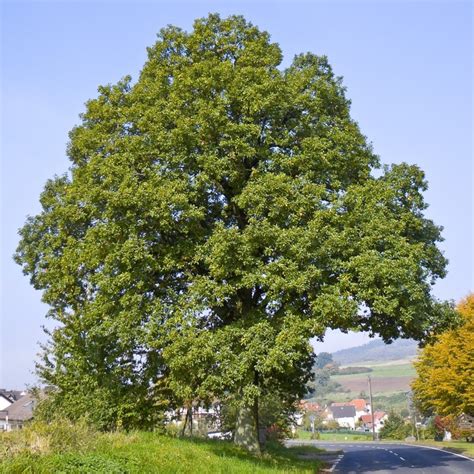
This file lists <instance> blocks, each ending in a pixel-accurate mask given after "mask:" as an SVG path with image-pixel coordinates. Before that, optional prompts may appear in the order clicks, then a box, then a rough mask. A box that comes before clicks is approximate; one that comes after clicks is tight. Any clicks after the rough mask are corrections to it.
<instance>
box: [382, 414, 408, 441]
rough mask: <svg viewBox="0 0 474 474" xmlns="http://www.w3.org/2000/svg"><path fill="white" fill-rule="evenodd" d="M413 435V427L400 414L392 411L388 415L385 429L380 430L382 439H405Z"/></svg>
mask: <svg viewBox="0 0 474 474" xmlns="http://www.w3.org/2000/svg"><path fill="white" fill-rule="evenodd" d="M411 434H412V427H411V425H410V424H409V423H407V422H406V421H405V420H404V418H403V417H402V416H401V415H399V414H398V413H396V412H394V411H392V412H390V414H389V415H388V419H387V420H386V421H385V423H384V425H383V428H382V429H381V430H380V433H379V435H380V439H405V438H406V437H407V436H410V435H411Z"/></svg>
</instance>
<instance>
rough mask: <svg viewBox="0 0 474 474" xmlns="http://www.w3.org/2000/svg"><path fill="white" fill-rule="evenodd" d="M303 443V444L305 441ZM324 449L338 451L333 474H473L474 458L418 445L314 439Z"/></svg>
mask: <svg viewBox="0 0 474 474" xmlns="http://www.w3.org/2000/svg"><path fill="white" fill-rule="evenodd" d="M305 444H306V443H305ZM312 444H314V446H317V447H318V448H323V449H326V450H328V451H338V450H342V451H343V455H342V456H338V457H336V458H334V460H335V464H333V465H332V468H331V469H332V470H331V471H330V472H332V473H334V474H336V473H337V474H342V473H343V474H353V473H365V472H367V473H372V472H373V473H377V474H394V473H396V474H403V473H413V474H467V473H469V474H474V461H472V460H470V459H467V458H465V457H462V456H459V455H455V454H452V453H449V452H447V451H441V450H437V449H432V448H425V447H421V446H410V445H403V444H386V443H377V442H375V443H357V442H354V443H350V442H349V443H347V442H346V443H337V442H329V441H328V442H324V441H314V442H312Z"/></svg>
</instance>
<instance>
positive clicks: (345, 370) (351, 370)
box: [336, 367, 373, 375]
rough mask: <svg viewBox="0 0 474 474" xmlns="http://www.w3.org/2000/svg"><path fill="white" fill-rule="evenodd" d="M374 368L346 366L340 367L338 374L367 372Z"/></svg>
mask: <svg viewBox="0 0 474 474" xmlns="http://www.w3.org/2000/svg"><path fill="white" fill-rule="evenodd" d="M372 370H373V369H371V368H370V367H344V368H342V369H341V368H339V370H338V371H337V374H336V375H350V374H366V373H368V372H372Z"/></svg>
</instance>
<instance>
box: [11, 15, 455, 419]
mask: <svg viewBox="0 0 474 474" xmlns="http://www.w3.org/2000/svg"><path fill="white" fill-rule="evenodd" d="M281 61H282V53H281V50H280V48H279V47H278V45H277V44H275V43H272V42H271V41H270V36H269V34H268V33H266V32H262V31H260V30H259V29H258V28H256V27H255V26H253V25H252V24H250V23H248V22H246V21H245V20H244V18H242V17H239V16H232V17H229V18H228V19H221V18H220V17H219V16H218V15H210V16H209V17H207V18H204V19H200V20H197V21H196V22H195V23H194V29H193V31H192V32H190V33H187V32H185V31H183V30H181V29H179V28H176V27H171V26H170V27H167V28H164V29H162V30H161V32H160V34H159V35H158V40H157V42H156V43H155V44H154V45H153V46H152V47H150V48H149V49H148V60H147V62H146V64H145V65H144V67H143V70H142V71H141V73H140V76H139V78H138V80H137V81H136V82H132V81H131V78H130V77H128V76H127V77H125V78H124V79H123V80H121V81H120V82H119V83H118V84H116V85H108V86H104V87H100V88H99V95H98V97H97V98H96V99H93V100H90V101H89V102H87V104H86V110H85V112H84V113H83V114H82V116H81V118H82V122H81V124H80V125H78V126H77V127H75V128H74V129H73V130H72V132H71V133H70V143H69V146H68V156H69V159H70V161H71V167H70V172H69V173H68V174H67V175H64V176H61V177H55V178H53V179H51V180H50V181H48V183H47V184H46V187H45V190H44V192H43V194H42V196H41V204H42V211H41V212H40V213H39V214H38V215H36V216H33V217H30V218H29V219H28V221H27V222H26V224H25V226H24V227H23V228H22V229H21V231H20V235H21V241H20V244H19V247H18V250H17V253H16V260H17V262H18V263H19V264H20V265H22V266H23V270H24V272H25V273H26V274H28V275H30V278H31V282H32V284H33V285H34V287H35V288H37V289H40V290H43V300H44V301H45V302H46V303H47V304H49V306H50V312H49V316H50V317H51V318H53V319H54V320H56V321H57V322H58V323H59V324H58V326H57V327H56V329H55V330H54V331H53V332H52V334H51V341H50V345H49V346H48V347H46V348H45V351H44V360H43V362H42V363H41V364H40V367H39V371H40V375H41V377H42V378H43V379H44V380H45V381H46V382H47V383H49V384H52V385H53V386H56V387H57V388H58V392H57V393H58V395H57V396H58V398H57V401H56V402H57V406H61V403H60V401H61V399H62V398H61V397H63V399H65V398H69V401H68V403H67V404H66V403H64V404H63V406H64V407H65V408H64V409H65V410H68V411H69V412H70V415H71V416H76V415H77V413H81V412H93V411H94V406H93V402H92V404H91V400H95V399H96V394H97V393H100V394H101V398H100V399H101V400H103V404H104V406H107V407H108V408H109V409H108V411H107V416H105V415H104V414H103V411H101V412H100V413H101V414H100V416H98V418H100V417H104V416H105V419H103V420H102V421H101V423H102V424H103V426H115V425H116V424H117V423H122V424H126V425H127V426H133V425H134V424H140V425H141V426H142V425H143V420H144V419H145V420H148V421H149V422H150V423H152V422H153V416H152V413H154V410H155V404H156V403H157V402H156V400H157V399H159V398H160V397H165V398H167V399H169V397H170V396H171V395H170V394H174V395H173V397H175V401H176V403H183V402H184V401H186V400H187V401H188V402H189V400H191V399H208V400H210V399H212V398H213V397H226V396H230V397H234V399H235V398H237V399H238V400H241V401H242V403H243V404H244V405H246V406H251V407H253V408H254V410H253V413H254V415H255V416H254V418H256V417H257V413H258V410H257V409H256V408H258V398H259V397H260V396H262V395H263V394H264V393H266V392H268V391H274V392H277V393H280V394H281V397H283V398H285V399H287V400H289V401H290V400H294V399H296V398H298V397H300V396H301V395H302V394H303V392H304V386H305V383H306V381H307V380H308V377H309V374H310V372H311V367H312V363H313V355H312V349H311V346H310V345H309V342H308V341H309V338H310V337H319V338H322V337H323V335H324V332H325V330H326V329H327V328H339V329H342V330H343V331H347V330H351V329H358V330H363V331H369V332H371V333H374V334H380V335H381V336H382V337H383V339H384V340H385V341H390V340H392V339H394V338H397V337H412V338H416V339H423V338H425V337H426V336H427V335H429V334H431V333H432V332H433V331H436V330H437V329H438V328H440V327H443V326H444V325H446V323H447V320H448V318H447V317H446V316H445V315H446V312H445V311H444V309H445V308H444V306H443V305H439V304H437V303H436V302H435V301H434V300H433V298H432V296H431V293H430V289H431V285H432V284H433V283H434V281H435V280H436V279H437V278H439V277H443V276H444V274H445V265H446V260H445V259H444V257H443V256H442V254H441V253H440V251H439V250H438V247H437V243H438V242H439V241H440V240H441V237H440V228H439V227H437V226H436V225H435V224H434V223H433V222H432V221H431V220H429V219H427V218H425V217H424V210H425V208H426V204H425V202H424V200H423V195H422V193H423V191H425V190H426V186H427V185H426V181H425V178H424V175H423V172H422V171H421V170H420V169H419V168H418V167H416V166H413V165H408V164H400V165H394V166H391V167H385V168H383V169H382V170H379V171H377V173H373V171H374V170H377V169H379V168H380V165H379V160H378V157H377V156H376V155H375V154H374V153H373V151H372V148H371V146H370V145H369V144H368V143H367V140H366V138H365V137H364V135H362V133H361V132H360V130H359V127H358V126H357V124H356V122H354V120H353V119H352V118H351V117H350V113H349V109H350V101H349V100H348V99H347V97H346V95H345V88H344V86H343V85H342V80H341V78H340V77H337V76H335V75H334V73H333V71H332V68H331V66H330V65H329V63H328V60H327V58H326V57H324V56H316V55H314V54H311V53H307V54H301V55H298V56H296V57H295V58H294V60H293V62H292V63H291V65H290V66H289V67H288V68H286V69H282V68H281V67H280V66H281ZM376 176H377V177H376ZM74 400H75V402H74Z"/></svg>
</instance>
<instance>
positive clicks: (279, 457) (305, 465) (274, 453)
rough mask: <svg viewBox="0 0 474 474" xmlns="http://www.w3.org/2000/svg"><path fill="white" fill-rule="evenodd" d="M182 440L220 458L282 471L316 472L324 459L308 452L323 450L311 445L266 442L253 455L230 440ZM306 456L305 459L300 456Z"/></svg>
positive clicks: (316, 453)
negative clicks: (261, 448)
mask: <svg viewBox="0 0 474 474" xmlns="http://www.w3.org/2000/svg"><path fill="white" fill-rule="evenodd" d="M181 440H182V441H184V442H188V443H193V444H199V445H200V446H205V447H206V448H207V449H208V450H209V451H210V452H212V454H214V455H215V456H218V457H220V458H226V459H229V458H235V459H239V460H241V461H245V462H246V463H249V464H251V465H252V466H254V467H255V468H257V467H259V468H266V469H273V470H274V471H277V472H278V471H282V472H288V471H291V472H298V471H301V472H308V471H311V472H317V468H322V467H323V466H324V461H322V460H320V459H317V458H316V457H312V456H308V455H309V454H314V455H321V453H323V452H324V450H321V449H318V448H314V447H311V446H293V447H290V448H287V447H285V446H282V445H280V444H278V443H267V445H266V446H265V449H264V450H263V452H262V454H261V455H254V454H252V453H249V452H248V451H246V450H245V449H243V448H240V447H238V446H236V445H234V444H233V443H232V442H231V441H224V440H209V439H203V438H194V437H193V438H181ZM302 455H305V456H306V459H303V458H302Z"/></svg>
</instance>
